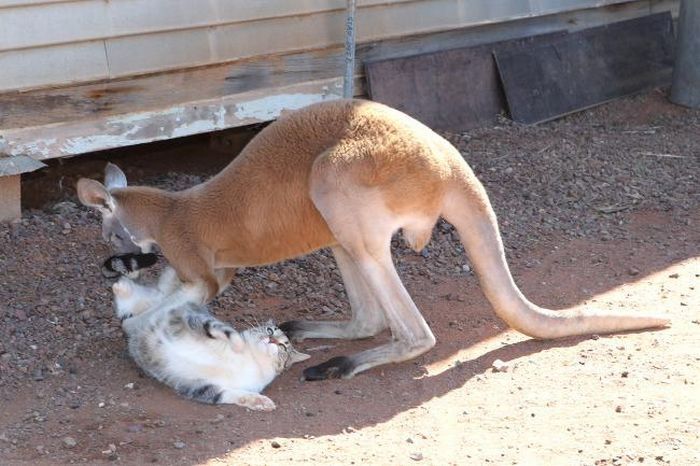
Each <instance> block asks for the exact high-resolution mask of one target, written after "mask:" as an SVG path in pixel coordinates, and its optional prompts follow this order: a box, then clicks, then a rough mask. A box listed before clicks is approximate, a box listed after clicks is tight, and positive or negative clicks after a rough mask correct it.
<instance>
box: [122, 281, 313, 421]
mask: <svg viewBox="0 0 700 466" xmlns="http://www.w3.org/2000/svg"><path fill="white" fill-rule="evenodd" d="M178 285H179V282H178V280H177V277H176V275H175V271H174V270H173V269H170V268H169V269H166V271H165V272H163V274H162V276H161V278H160V280H159V282H158V284H157V286H146V285H142V284H139V283H137V282H135V281H132V280H131V279H129V278H128V277H122V278H121V279H120V280H119V281H118V282H116V283H115V284H114V285H113V286H112V290H113V292H114V305H115V310H116V313H117V316H118V317H119V318H120V319H121V321H122V328H123V330H124V332H125V333H126V336H127V338H128V342H129V344H128V346H129V353H130V354H131V357H132V358H133V359H134V361H135V362H136V364H138V366H139V367H141V369H143V370H144V371H145V372H146V373H147V374H148V375H150V376H152V377H153V378H155V379H157V380H159V381H160V382H162V383H164V384H166V385H168V386H170V387H172V388H174V389H175V390H176V391H177V392H178V393H179V394H181V395H183V396H185V397H187V398H190V399H193V400H196V401H199V402H203V403H211V404H218V403H233V404H237V405H240V406H244V407H246V408H249V409H253V410H263V411H270V410H273V409H275V403H274V402H273V401H272V400H271V399H270V398H268V397H266V396H264V395H262V394H260V392H261V391H262V390H263V389H264V388H265V387H266V386H267V385H268V384H269V383H270V382H272V380H273V379H274V378H275V377H276V376H277V375H278V374H280V373H281V372H282V371H283V370H284V369H286V368H288V367H289V366H291V365H292V364H294V363H296V362H299V361H304V360H305V359H308V358H309V356H308V355H307V354H303V353H300V352H299V351H297V350H296V349H294V348H293V347H292V345H291V342H290V341H289V339H288V338H287V336H286V335H285V334H284V333H283V332H282V331H281V330H280V329H279V328H278V327H276V326H275V325H274V324H273V323H272V322H271V321H270V322H268V323H267V324H266V325H262V326H258V327H254V328H251V329H248V330H245V331H243V332H238V331H237V330H235V329H234V328H233V327H231V326H230V325H228V324H226V323H224V322H221V321H220V320H218V319H216V318H215V317H213V316H212V315H211V314H210V313H209V312H208V311H207V309H206V307H204V306H200V305H196V304H184V305H181V306H178V307H175V308H167V307H163V306H162V305H161V304H162V301H163V297H164V296H166V295H167V294H168V293H170V292H171V291H172V289H173V288H174V287H177V286H178Z"/></svg>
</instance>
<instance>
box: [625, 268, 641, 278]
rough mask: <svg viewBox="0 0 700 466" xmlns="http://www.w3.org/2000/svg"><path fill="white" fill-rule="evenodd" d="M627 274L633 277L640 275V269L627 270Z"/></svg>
mask: <svg viewBox="0 0 700 466" xmlns="http://www.w3.org/2000/svg"><path fill="white" fill-rule="evenodd" d="M627 273H628V274H629V275H631V276H633V277H634V276H635V275H639V269H638V268H636V267H630V268H629V270H627Z"/></svg>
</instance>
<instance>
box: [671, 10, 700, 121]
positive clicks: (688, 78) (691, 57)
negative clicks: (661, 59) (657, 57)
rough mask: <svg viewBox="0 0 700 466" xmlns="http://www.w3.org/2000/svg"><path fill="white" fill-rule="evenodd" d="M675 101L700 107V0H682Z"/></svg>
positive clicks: (672, 99) (672, 89)
mask: <svg viewBox="0 0 700 466" xmlns="http://www.w3.org/2000/svg"><path fill="white" fill-rule="evenodd" d="M670 99H671V102H674V103H676V104H679V105H685V106H686V107H692V108H700V1H698V0H682V2H681V12H680V16H679V18H678V41H677V45H676V63H675V66H674V68H673V84H672V86H671V96H670Z"/></svg>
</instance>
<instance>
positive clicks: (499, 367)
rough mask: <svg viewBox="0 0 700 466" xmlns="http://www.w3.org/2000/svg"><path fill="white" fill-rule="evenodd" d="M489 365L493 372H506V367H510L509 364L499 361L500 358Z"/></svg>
mask: <svg viewBox="0 0 700 466" xmlns="http://www.w3.org/2000/svg"><path fill="white" fill-rule="evenodd" d="M491 367H492V368H493V371H494V372H508V369H510V366H509V365H508V364H507V363H505V362H503V361H501V360H500V359H496V360H495V361H494V362H493V363H492V364H491Z"/></svg>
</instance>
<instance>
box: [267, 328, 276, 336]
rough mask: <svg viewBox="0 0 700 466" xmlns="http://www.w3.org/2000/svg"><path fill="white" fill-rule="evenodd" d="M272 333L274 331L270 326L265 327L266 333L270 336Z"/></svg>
mask: <svg viewBox="0 0 700 466" xmlns="http://www.w3.org/2000/svg"><path fill="white" fill-rule="evenodd" d="M273 333H275V332H274V331H273V330H272V327H267V334H268V335H270V336H272V334H273Z"/></svg>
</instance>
